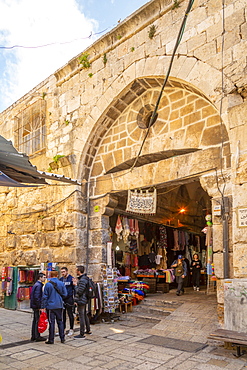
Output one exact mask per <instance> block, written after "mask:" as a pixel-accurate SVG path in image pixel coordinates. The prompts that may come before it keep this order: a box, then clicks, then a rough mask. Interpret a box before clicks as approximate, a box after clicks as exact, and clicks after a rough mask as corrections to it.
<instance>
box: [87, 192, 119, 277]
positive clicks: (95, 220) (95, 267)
mask: <svg viewBox="0 0 247 370" xmlns="http://www.w3.org/2000/svg"><path fill="white" fill-rule="evenodd" d="M116 206H117V200H116V199H114V198H111V197H110V196H108V195H107V196H105V197H102V198H98V199H94V200H92V199H91V200H90V212H89V230H88V232H89V244H88V250H87V267H88V268H87V271H88V274H89V275H91V276H92V277H93V279H94V281H102V276H101V266H102V264H104V263H106V245H107V242H108V241H110V230H109V217H110V216H112V215H113V213H114V208H115V207H116Z"/></svg>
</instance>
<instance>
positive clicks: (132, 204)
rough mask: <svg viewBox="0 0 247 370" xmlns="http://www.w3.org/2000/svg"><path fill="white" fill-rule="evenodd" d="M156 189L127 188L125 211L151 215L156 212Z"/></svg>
mask: <svg viewBox="0 0 247 370" xmlns="http://www.w3.org/2000/svg"><path fill="white" fill-rule="evenodd" d="M156 202H157V196H156V189H154V191H152V192H150V191H148V190H145V191H143V190H140V191H137V190H129V191H128V202H127V207H126V211H127V212H132V213H138V214H148V215H153V214H155V213H156Z"/></svg>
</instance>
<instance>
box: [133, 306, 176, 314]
mask: <svg viewBox="0 0 247 370" xmlns="http://www.w3.org/2000/svg"><path fill="white" fill-rule="evenodd" d="M175 310H176V308H172V307H169V308H166V307H160V306H159V307H156V306H146V305H142V304H139V305H138V306H133V312H146V313H154V314H155V313H156V314H163V313H167V314H170V313H172V312H174V311H175Z"/></svg>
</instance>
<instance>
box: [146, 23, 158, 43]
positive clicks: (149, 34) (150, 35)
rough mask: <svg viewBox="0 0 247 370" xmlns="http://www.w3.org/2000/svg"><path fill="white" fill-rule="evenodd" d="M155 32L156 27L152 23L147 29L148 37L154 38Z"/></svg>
mask: <svg viewBox="0 0 247 370" xmlns="http://www.w3.org/2000/svg"><path fill="white" fill-rule="evenodd" d="M155 33H156V27H155V25H154V24H153V25H152V26H151V27H150V28H149V31H148V37H149V38H150V39H151V40H152V39H153V38H154V35H155Z"/></svg>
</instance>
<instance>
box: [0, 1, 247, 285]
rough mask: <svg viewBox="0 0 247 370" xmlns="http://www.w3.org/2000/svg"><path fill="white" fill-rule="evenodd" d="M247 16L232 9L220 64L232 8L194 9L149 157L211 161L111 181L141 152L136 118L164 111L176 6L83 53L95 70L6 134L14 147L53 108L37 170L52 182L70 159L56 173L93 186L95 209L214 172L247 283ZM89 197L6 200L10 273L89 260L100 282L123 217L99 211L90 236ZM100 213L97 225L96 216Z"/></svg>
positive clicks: (147, 11) (73, 65)
mask: <svg viewBox="0 0 247 370" xmlns="http://www.w3.org/2000/svg"><path fill="white" fill-rule="evenodd" d="M246 5H247V1H246V0H235V1H234V0H226V1H225V12H224V14H225V32H224V49H223V59H222V45H223V44H222V41H223V38H222V32H223V28H222V14H223V13H222V2H221V1H220V0H196V1H195V3H194V6H193V9H192V11H191V13H190V14H189V17H188V21H187V25H186V29H185V33H184V35H183V38H182V42H181V44H180V46H179V49H178V55H177V56H176V58H175V59H174V63H173V66H172V70H171V78H170V81H169V85H168V86H167V88H166V89H165V92H164V95H163V98H162V101H161V104H160V107H159V111H158V120H157V122H156V124H155V125H154V126H153V128H152V129H151V133H150V135H149V137H148V140H147V142H146V145H145V147H144V149H143V154H147V155H148V154H152V155H155V154H157V153H160V152H161V151H165V150H175V149H176V150H178V149H184V148H189V149H193V148H194V149H201V150H199V151H194V152H193V153H188V154H186V155H183V156H180V158H179V157H173V158H168V159H165V158H164V159H162V160H161V161H158V162H155V163H149V164H145V165H144V166H143V167H139V168H135V169H134V170H133V172H132V175H131V174H127V173H124V174H123V176H122V177H116V176H115V177H114V174H113V175H107V177H104V179H103V178H102V175H103V174H104V172H105V171H107V170H109V169H111V168H112V167H114V166H118V165H119V164H121V163H122V162H124V161H126V160H129V159H132V158H134V156H135V155H136V154H137V152H138V148H139V146H140V143H141V141H142V138H143V136H144V131H145V130H143V129H140V128H139V127H138V122H136V121H138V114H139V113H141V112H140V111H141V109H142V107H143V105H144V106H145V105H146V106H147V105H149V106H151V107H152V106H153V105H154V104H155V101H156V98H157V95H158V92H159V90H160V88H161V85H162V83H163V81H164V76H165V75H166V72H167V69H168V66H169V63H170V60H171V54H172V51H173V47H174V44H175V41H176V37H177V33H178V30H179V28H180V24H181V21H182V17H183V15H184V13H185V9H186V7H187V1H185V0H184V1H180V6H179V7H178V8H176V7H174V2H173V1H172V0H153V1H150V2H148V3H147V4H146V5H145V6H144V7H142V8H141V9H140V10H139V11H137V12H135V13H134V14H133V15H132V16H130V17H129V18H127V19H126V20H125V21H124V22H122V23H120V24H119V25H118V26H117V27H116V28H114V29H113V30H112V31H111V32H109V33H108V34H106V35H105V36H103V37H102V38H100V39H99V40H98V41H96V42H95V43H94V44H93V45H92V46H90V47H89V48H88V49H87V50H86V51H85V52H83V53H87V54H88V55H89V57H88V60H89V62H90V63H91V66H90V68H87V69H85V68H83V65H82V64H80V63H79V61H78V57H75V58H73V59H72V60H71V61H69V62H68V63H67V64H66V65H65V66H64V67H62V68H61V69H59V70H58V71H56V72H55V73H54V74H53V75H51V76H50V77H48V78H47V79H46V80H45V81H43V82H42V83H40V85H38V86H36V87H35V88H34V89H33V90H32V91H30V92H29V93H28V94H26V95H25V96H24V97H23V98H21V99H20V100H19V101H17V102H16V103H15V104H13V105H12V106H11V107H9V108H8V109H6V110H5V111H4V112H2V113H1V115H0V134H1V135H3V136H4V137H6V138H7V139H12V140H13V141H14V137H15V135H14V127H15V117H16V116H17V115H18V114H19V113H20V112H21V111H22V110H24V109H26V108H27V107H29V106H31V105H32V104H33V103H34V102H35V101H37V100H38V99H45V100H46V110H47V111H46V126H47V137H46V149H45V150H43V151H42V152H40V153H35V155H33V156H31V157H30V159H31V161H32V163H33V164H34V165H36V166H37V167H38V169H40V170H47V169H48V167H50V166H51V165H50V163H52V162H53V157H54V156H56V155H58V154H59V155H64V156H65V157H66V158H67V159H68V160H67V162H66V161H65V160H62V159H61V160H60V161H59V162H58V166H57V165H54V166H53V167H55V168H56V169H55V171H56V172H58V173H63V174H65V175H66V176H70V177H72V178H78V179H79V180H81V181H82V180H90V183H89V184H90V186H89V187H88V188H89V189H88V190H90V195H91V196H94V197H97V196H102V195H104V194H107V193H109V192H111V191H112V190H126V187H128V188H134V187H136V186H137V187H142V186H144V185H149V184H150V185H152V184H154V183H164V182H167V181H174V180H176V178H177V177H179V178H181V177H184V176H192V175H195V174H198V173H200V172H203V171H208V172H205V173H204V174H202V175H201V176H200V182H201V185H202V187H203V188H204V190H205V191H206V192H207V193H208V194H209V195H210V196H211V197H212V198H213V204H214V202H217V201H218V200H219V199H220V198H221V196H222V193H223V194H224V196H229V197H231V213H230V220H229V227H230V237H229V240H230V254H231V269H230V271H231V274H232V276H236V277H245V276H246V273H247V270H246V261H245V255H246V253H245V249H246V240H247V232H246V228H241V229H239V228H238V227H237V219H236V209H237V207H239V206H246V205H247V201H246V196H245V194H246V189H245V188H246V178H247V175H246V170H245V168H246V165H245V164H246V159H247V158H246V148H245V142H246V140H245V136H246V135H247V125H246V116H247V115H246V103H245V97H246V87H245V86H246V84H247V77H246V73H245V69H246V49H247V48H246V44H247V23H246ZM151 26H155V30H156V32H155V34H154V37H150V27H151ZM83 53H82V54H83ZM104 55H105V57H106V58H104ZM106 59H107V61H106ZM104 61H106V62H105V63H104ZM222 63H223V74H222ZM222 78H223V85H224V86H223V90H222ZM220 114H221V115H220ZM220 116H221V119H220ZM53 164H54V163H53ZM215 168H217V174H216V171H215ZM74 190H76V192H75V193H73V191H74ZM86 190H87V185H86V186H85V187H84V186H83V187H82V188H81V189H79V188H78V189H75V188H74V187H73V186H65V185H64V186H56V185H55V184H53V185H52V186H50V187H48V186H47V187H41V188H32V189H31V190H30V189H29V190H23V189H6V188H1V189H0V204H1V218H0V236H1V245H0V265H1V264H14V265H17V264H33V263H34V262H35V263H39V262H45V261H47V260H50V259H52V260H56V261H57V262H59V263H67V264H71V265H72V264H75V263H76V262H80V263H86V261H87V259H88V260H89V262H91V271H92V272H94V274H95V276H96V277H98V278H99V276H100V274H99V271H100V264H101V262H104V261H105V245H106V241H107V235H108V216H109V215H110V214H111V212H112V209H113V208H114V206H113V205H112V204H111V202H112V201H111V202H110V201H109V200H106V199H104V198H100V199H101V200H99V201H97V202H96V201H93V200H92V201H91V203H92V204H91V211H90V215H89V216H90V220H91V221H90V222H91V224H90V225H88V223H87V221H88V220H87V215H86V213H87V209H86V203H87V199H86V195H85V194H86ZM71 193H73V194H72V195H71V196H70V194H71ZM108 201H109V202H110V206H109V204H108ZM60 202H61V203H60ZM96 203H97V205H99V204H100V211H99V213H95V212H94V210H93V205H94V204H96ZM113 203H114V201H113ZM214 223H215V227H214V239H215V246H214V248H215V250H214V251H215V264H216V272H217V275H218V277H220V278H221V277H222V224H221V220H220V219H219V218H217V217H216V218H214ZM89 230H91V231H90V233H89V234H88V231H89ZM8 232H12V233H14V234H11V233H8ZM88 241H89V243H90V244H89V248H88V249H87V248H86V245H87V244H88Z"/></svg>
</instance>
